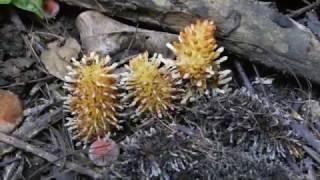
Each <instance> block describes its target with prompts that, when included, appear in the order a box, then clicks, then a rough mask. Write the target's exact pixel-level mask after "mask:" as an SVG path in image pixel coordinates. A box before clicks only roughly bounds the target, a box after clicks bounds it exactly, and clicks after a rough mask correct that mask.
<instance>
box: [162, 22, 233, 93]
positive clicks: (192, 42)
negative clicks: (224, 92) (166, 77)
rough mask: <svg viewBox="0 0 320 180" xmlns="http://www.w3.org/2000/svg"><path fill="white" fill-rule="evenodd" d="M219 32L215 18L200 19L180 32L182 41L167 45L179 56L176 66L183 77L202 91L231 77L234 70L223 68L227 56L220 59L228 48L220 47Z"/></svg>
mask: <svg viewBox="0 0 320 180" xmlns="http://www.w3.org/2000/svg"><path fill="white" fill-rule="evenodd" d="M215 31H216V26H215V25H214V23H213V21H209V20H203V21H200V20H198V21H196V23H195V24H191V25H189V26H187V27H186V28H185V29H184V30H183V31H182V32H180V35H179V42H173V44H170V43H168V44H167V47H168V48H169V49H171V50H172V51H173V52H174V53H175V55H176V66H177V69H178V71H179V72H180V75H181V76H182V78H183V79H187V80H189V81H190V84H191V86H192V87H196V88H197V89H198V90H200V91H202V92H204V91H206V90H207V89H208V88H209V87H210V88H211V87H213V88H217V87H218V86H219V85H222V84H226V83H228V82H229V81H230V80H231V77H228V74H230V72H231V71H230V70H224V71H220V63H221V62H223V61H225V60H227V57H226V56H223V57H221V58H219V57H220V54H221V53H222V52H223V50H224V48H223V47H220V48H218V49H217V47H218V46H217V44H216V40H215V37H214V36H215Z"/></svg>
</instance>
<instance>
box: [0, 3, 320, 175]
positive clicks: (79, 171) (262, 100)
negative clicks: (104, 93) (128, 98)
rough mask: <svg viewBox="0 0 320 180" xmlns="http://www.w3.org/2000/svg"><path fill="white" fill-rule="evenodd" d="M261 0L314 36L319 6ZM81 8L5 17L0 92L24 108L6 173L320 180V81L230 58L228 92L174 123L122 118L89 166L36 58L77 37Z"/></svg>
mask: <svg viewBox="0 0 320 180" xmlns="http://www.w3.org/2000/svg"><path fill="white" fill-rule="evenodd" d="M266 3H271V5H274V8H277V9H278V10H279V11H281V12H283V13H284V14H286V15H288V16H292V17H293V18H294V19H295V20H296V21H298V22H300V23H302V24H304V25H306V26H307V27H309V28H310V29H311V30H312V31H313V32H314V33H315V34H317V30H320V28H319V27H320V21H319V14H318V13H319V7H318V6H315V7H312V8H309V9H307V10H304V8H305V7H306V6H308V4H309V3H308V2H307V1H306V2H304V1H302V0H301V1H299V0H295V1H294V3H293V2H292V1H289V0H288V1H282V2H281V4H280V3H277V2H274V1H270V2H266ZM6 8H8V7H6V6H3V7H0V11H2V9H6ZM82 11H85V9H80V8H78V7H71V6H68V5H65V4H63V3H61V4H60V11H59V14H58V15H57V17H56V18H54V19H47V20H40V19H37V18H36V17H34V16H33V15H32V14H29V13H27V12H23V11H20V10H17V11H12V12H9V11H3V12H2V13H1V16H0V34H1V37H0V89H5V90H10V91H12V92H14V93H15V94H17V95H18V96H19V97H20V99H21V100H22V102H23V106H24V110H25V116H24V122H23V123H22V124H21V125H20V127H19V128H18V129H17V130H16V131H14V132H13V133H12V134H11V136H10V137H13V139H10V140H8V137H7V136H5V135H4V134H0V141H4V140H3V139H6V138H7V140H8V141H4V142H6V143H8V144H10V145H11V146H14V147H15V149H13V148H11V146H6V145H4V144H1V145H0V154H1V156H2V160H1V161H0V175H1V176H2V178H3V179H6V180H9V179H10V180H13V179H59V180H60V179H94V178H97V179H99V178H104V179H148V178H154V179H158V178H161V179H197V178H198V179H319V178H320V171H319V170H320V169H319V165H320V148H319V147H320V141H319V140H320V121H319V118H320V104H319V97H320V95H319V92H320V91H319V86H318V85H317V84H314V83H312V82H310V81H308V80H306V79H304V78H301V77H296V76H294V75H292V74H289V73H284V72H277V71H275V70H273V69H271V68H266V67H264V66H263V65H259V64H252V63H251V62H248V61H246V60H244V61H241V64H240V65H239V64H237V63H235V62H232V57H233V55H232V54H228V56H229V59H230V60H229V61H228V63H227V64H226V65H225V67H227V68H229V69H232V72H233V73H232V77H233V80H232V82H231V83H230V87H231V88H232V91H231V92H230V93H227V94H221V95H217V96H216V97H214V98H207V97H201V98H199V99H197V100H196V101H195V102H193V103H190V104H188V105H186V106H185V107H182V109H181V111H180V112H179V114H177V115H176V116H175V117H174V119H175V121H174V122H172V121H166V120H159V119H157V118H150V119H148V120H147V121H146V122H145V123H131V122H130V123H125V124H124V127H125V128H124V130H122V131H120V132H118V133H117V135H114V136H113V137H112V138H113V140H114V141H115V142H116V143H117V144H118V145H119V146H120V154H119V155H117V157H116V160H114V161H113V162H110V163H109V164H108V165H107V166H104V167H98V166H95V165H94V164H93V163H92V162H91V161H90V160H89V159H88V149H87V148H86V149H82V148H79V147H77V146H75V145H74V142H73V141H72V140H71V138H70V135H69V132H68V130H67V128H66V127H65V125H64V124H65V123H66V120H65V119H66V117H68V116H69V114H68V113H65V112H64V111H63V107H62V106H63V103H62V102H63V98H62V97H64V96H65V95H66V92H65V90H64V89H63V88H62V86H63V85H64V82H63V81H62V80H60V79H59V78H57V77H55V76H54V75H52V73H50V71H48V70H47V67H46V66H45V65H44V63H43V61H42V59H41V54H42V53H43V52H46V51H49V48H48V47H49V46H50V44H53V43H57V42H58V45H59V46H63V45H64V43H65V42H66V39H67V38H69V37H72V38H74V39H76V40H77V41H78V42H80V35H79V33H78V31H77V28H76V26H75V19H76V17H77V16H78V15H79V14H80V13H81V12H82ZM317 27H318V28H317ZM319 33H320V31H319ZM226 51H227V50H226ZM129 55H130V54H128V56H129ZM245 80H249V81H248V82H249V85H248V84H246V83H245ZM0 108H1V107H0Z"/></svg>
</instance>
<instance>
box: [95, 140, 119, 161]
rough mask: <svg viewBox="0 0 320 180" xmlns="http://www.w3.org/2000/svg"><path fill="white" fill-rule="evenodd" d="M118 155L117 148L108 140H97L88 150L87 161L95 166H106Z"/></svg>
mask: <svg viewBox="0 0 320 180" xmlns="http://www.w3.org/2000/svg"><path fill="white" fill-rule="evenodd" d="M119 153H120V149H119V146H118V145H117V144H116V143H115V142H114V141H112V140H110V139H98V140H96V141H95V142H93V143H92V144H91V146H90V149H89V159H90V160H91V161H92V162H93V163H94V164H95V165H97V166H106V165H108V164H110V163H111V162H113V161H115V160H116V159H117V158H118V156H119Z"/></svg>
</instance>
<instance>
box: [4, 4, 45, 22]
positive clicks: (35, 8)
mask: <svg viewBox="0 0 320 180" xmlns="http://www.w3.org/2000/svg"><path fill="white" fill-rule="evenodd" d="M0 1H1V0H0ZM12 4H13V5H15V6H16V7H18V8H20V9H23V10H26V11H30V12H33V13H35V14H37V15H38V16H39V17H40V18H43V17H44V12H43V9H42V0H12Z"/></svg>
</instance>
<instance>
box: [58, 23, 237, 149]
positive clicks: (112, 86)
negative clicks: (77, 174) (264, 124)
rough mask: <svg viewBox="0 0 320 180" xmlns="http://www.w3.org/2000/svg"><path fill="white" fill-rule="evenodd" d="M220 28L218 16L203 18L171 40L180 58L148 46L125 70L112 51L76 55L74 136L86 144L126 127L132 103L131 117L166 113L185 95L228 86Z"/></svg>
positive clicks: (70, 105) (69, 83)
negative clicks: (125, 117) (125, 113)
mask: <svg viewBox="0 0 320 180" xmlns="http://www.w3.org/2000/svg"><path fill="white" fill-rule="evenodd" d="M215 31H216V27H215V25H214V23H213V22H212V21H209V20H203V21H200V20H198V21H197V22H196V23H195V24H191V25H189V26H187V27H186V28H185V29H184V30H183V31H182V32H181V33H180V35H179V41H177V42H173V43H172V44H170V43H168V44H167V46H168V48H169V49H171V50H172V51H173V53H174V54H175V56H176V58H175V59H166V58H163V57H162V56H161V55H157V54H155V55H154V56H152V57H149V54H148V53H147V52H145V53H142V54H139V55H137V56H136V57H134V58H133V59H131V60H130V61H129V63H128V65H125V70H126V71H125V72H124V73H121V74H117V73H116V72H115V69H116V68H117V64H115V63H111V62H110V57H109V56H107V57H100V56H98V55H97V54H96V53H91V54H90V55H89V56H83V57H82V59H81V60H80V61H76V60H72V62H73V66H72V67H68V68H69V70H70V72H69V74H68V76H67V77H66V84H65V86H64V87H65V89H67V90H68V91H69V95H68V96H67V98H66V101H65V107H66V109H67V110H68V111H70V112H71V115H72V116H73V117H72V118H69V119H68V122H67V124H66V125H67V126H68V129H69V130H70V131H71V134H72V137H73V138H74V139H76V140H78V142H80V143H83V144H86V143H89V142H92V141H94V140H96V139H100V138H103V136H105V135H106V134H109V133H110V132H112V130H114V129H120V128H121V126H120V125H119V124H120V123H119V120H118V119H119V114H120V113H121V111H122V110H124V109H126V107H131V108H133V109H134V112H133V113H132V115H131V117H135V118H137V117H139V116H142V115H143V116H151V117H156V118H163V117H165V116H167V115H170V114H171V113H173V112H174V110H176V108H177V107H179V105H180V104H181V103H182V102H183V101H185V100H186V98H185V97H188V98H187V99H190V98H191V97H192V96H196V95H197V96H198V95H199V94H200V95H204V94H209V93H210V92H211V91H215V90H218V91H220V92H221V91H223V88H224V87H223V88H220V87H222V86H225V85H227V83H228V82H229V81H230V80H231V77H229V76H228V75H229V74H230V70H223V71H221V70H220V69H221V68H220V63H221V62H223V61H225V60H227V57H226V56H223V57H220V54H221V53H222V52H223V48H222V47H220V48H218V47H217V44H216V40H215Z"/></svg>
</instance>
